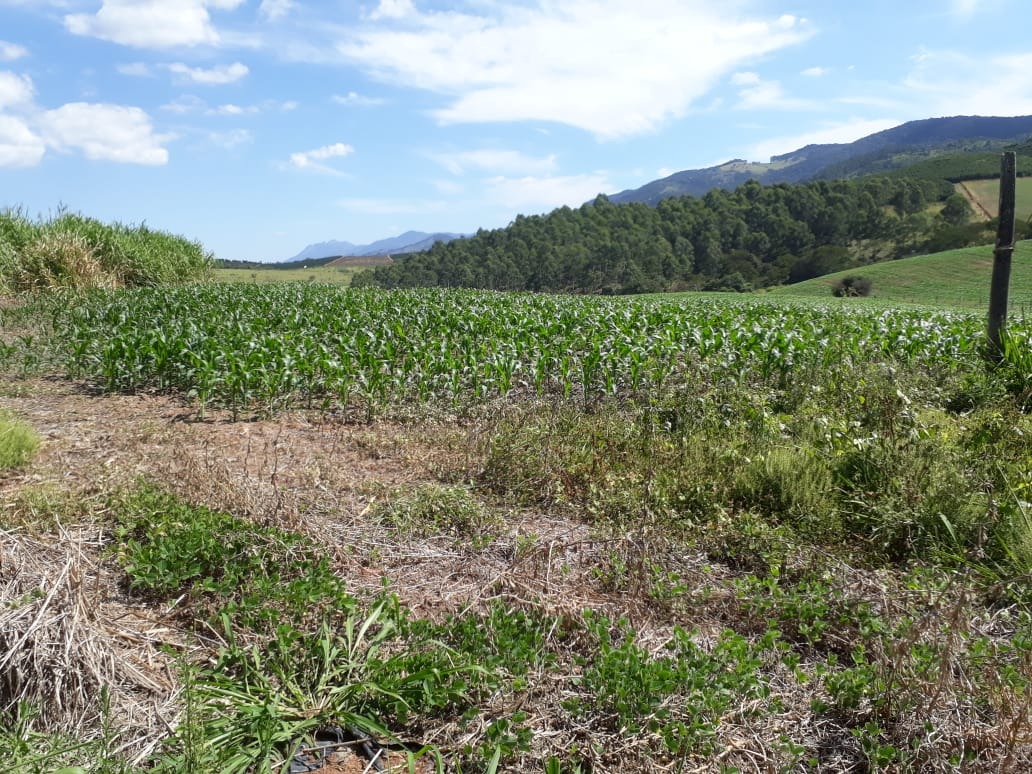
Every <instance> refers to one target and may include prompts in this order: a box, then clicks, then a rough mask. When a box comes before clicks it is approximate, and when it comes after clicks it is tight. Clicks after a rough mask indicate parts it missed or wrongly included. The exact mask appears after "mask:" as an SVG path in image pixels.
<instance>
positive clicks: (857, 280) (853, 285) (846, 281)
mask: <svg viewBox="0 0 1032 774" xmlns="http://www.w3.org/2000/svg"><path fill="white" fill-rule="evenodd" d="M831 294H832V295H833V296H835V298H852V297H860V296H869V295H871V280H869V279H867V277H853V276H849V277H843V278H842V279H840V280H838V281H837V282H836V283H835V284H834V285H832V287H831Z"/></svg>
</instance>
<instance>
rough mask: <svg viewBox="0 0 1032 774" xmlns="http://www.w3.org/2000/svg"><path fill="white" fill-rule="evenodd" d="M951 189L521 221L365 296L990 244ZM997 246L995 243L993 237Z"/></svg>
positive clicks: (738, 193)
mask: <svg viewBox="0 0 1032 774" xmlns="http://www.w3.org/2000/svg"><path fill="white" fill-rule="evenodd" d="M970 218H971V211H970V207H969V206H968V205H967V202H966V200H964V199H963V197H959V196H958V195H956V194H955V193H954V190H953V186H952V185H951V184H950V183H948V182H947V181H945V180H941V179H940V180H932V179H899V178H896V179H893V178H889V177H871V178H862V179H856V180H834V181H828V180H819V181H812V182H807V183H799V184H787V183H780V184H776V185H769V186H765V185H761V184H760V183H758V182H756V181H749V182H747V183H745V184H743V185H741V186H739V187H738V188H737V189H735V190H733V191H727V190H722V189H714V190H712V191H710V192H709V193H707V194H706V195H705V196H702V197H692V196H682V197H677V198H670V199H664V200H663V201H661V202H660V203H659V204H658V205H657V206H655V207H650V206H648V205H646V204H641V203H630V204H620V205H617V204H614V203H612V202H611V201H609V199H608V198H607V197H606V196H604V195H599V196H598V197H597V198H596V199H595V200H594V201H592V202H589V203H587V204H584V205H582V206H581V207H579V208H576V209H574V208H570V207H561V208H559V209H556V210H554V211H552V212H551V213H548V214H546V215H534V216H524V215H520V216H517V218H516V219H515V220H514V221H513V222H512V223H510V224H509V225H508V226H507V227H505V228H498V229H491V230H484V229H481V230H480V231H478V232H477V233H476V234H475V235H473V236H472V237H469V238H466V239H459V240H455V241H453V242H449V243H447V244H445V243H440V242H439V243H437V244H435V245H434V246H433V247H432V248H431V249H430V250H428V251H426V252H422V253H414V254H412V255H408V256H404V257H402V258H400V259H398V260H397V262H396V263H394V264H393V265H390V266H381V267H377V268H375V269H372V270H369V271H366V272H362V273H360V274H358V275H356V276H355V278H354V281H353V284H354V285H357V286H364V285H374V286H380V287H426V286H441V287H466V288H487V289H495V290H529V291H544V292H565V293H603V294H617V293H621V294H622V293H645V292H661V291H676V290H696V289H698V290H736V291H747V290H752V289H756V288H760V287H767V286H772V285H780V284H784V283H787V282H799V281H802V280H805V279H809V278H811V277H816V276H819V275H822V274H826V273H829V272H834V271H839V270H841V269H846V268H852V267H856V266H862V265H864V264H867V263H872V262H875V261H880V260H886V259H891V258H899V257H903V256H906V255H912V254H917V253H918V252H922V251H925V250H926V248H929V247H930V246H931V247H934V248H935V249H947V248H949V247H961V246H965V245H966V244H974V243H977V242H978V241H979V240H983V239H985V238H986V235H987V233H989V232H988V231H987V228H986V224H983V223H975V224H971V223H969V220H970ZM988 238H989V239H990V241H991V236H989V237H988Z"/></svg>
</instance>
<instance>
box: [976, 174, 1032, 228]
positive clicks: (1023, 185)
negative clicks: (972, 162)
mask: <svg viewBox="0 0 1032 774" xmlns="http://www.w3.org/2000/svg"><path fill="white" fill-rule="evenodd" d="M964 186H965V187H966V188H967V189H968V190H969V191H971V193H972V195H974V197H975V198H976V199H978V201H979V203H980V204H981V205H982V206H983V207H985V209H986V210H987V211H988V212H989V214H990V215H992V216H993V217H996V211H997V209H998V208H999V206H1000V181H999V180H966V181H965V182H964ZM1016 194H1017V196H1016V202H1015V205H1016V206H1015V213H1016V215H1017V217H1018V220H1028V219H1029V218H1032V178H1029V177H1022V178H1019V179H1018V181H1017V187H1016Z"/></svg>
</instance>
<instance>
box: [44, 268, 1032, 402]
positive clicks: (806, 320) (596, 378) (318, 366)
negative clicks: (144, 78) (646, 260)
mask: <svg viewBox="0 0 1032 774" xmlns="http://www.w3.org/2000/svg"><path fill="white" fill-rule="evenodd" d="M62 314H64V315H65V316H64V318H63V319H61V320H60V321H59V322H58V326H59V329H60V330H62V337H63V340H64V341H65V346H67V355H66V361H67V368H68V371H69V372H70V373H71V375H73V376H77V377H82V378H86V379H88V380H90V381H92V382H95V383H96V384H97V385H98V386H100V387H102V388H103V389H106V390H113V391H138V390H159V391H167V392H175V393H179V394H182V395H183V396H185V397H187V398H189V399H192V400H194V401H197V402H198V403H200V404H201V405H207V404H214V405H219V406H226V407H229V408H231V409H233V410H234V411H237V410H240V411H245V410H274V409H276V408H280V407H284V406H290V405H294V406H297V405H300V406H314V407H338V408H359V407H361V408H365V409H366V410H370V411H372V410H376V409H381V408H385V407H389V406H392V405H396V404H399V403H403V402H412V403H417V404H418V403H423V402H431V401H450V402H452V403H453V404H464V405H468V404H471V403H476V402H482V401H487V400H492V399H495V398H499V397H503V396H507V395H509V394H511V393H513V392H517V393H519V394H533V393H537V394H542V395H545V394H553V395H562V396H566V397H570V396H573V397H583V398H584V399H585V400H593V399H596V398H602V397H606V396H621V397H625V398H628V399H635V398H641V399H648V398H649V397H650V396H654V395H656V394H659V393H661V392H662V391H664V390H667V389H670V388H676V387H677V385H679V384H684V383H686V382H690V383H693V384H698V383H700V382H702V383H706V382H712V383H717V382H720V381H722V380H726V379H732V380H736V381H738V380H742V379H750V380H755V381H756V382H757V383H762V382H763V381H765V380H766V381H769V382H770V383H772V384H777V383H781V382H783V381H784V380H785V379H789V378H796V377H799V376H801V375H803V374H807V378H817V379H819V380H830V381H834V379H835V378H836V376H835V374H836V371H837V369H838V367H839V366H840V365H841V364H842V363H843V362H845V361H846V360H848V361H851V362H872V363H873V362H884V361H891V362H897V363H906V364H909V365H912V366H914V367H921V366H925V367H929V368H956V367H965V366H971V365H972V364H973V363H974V362H975V361H976V359H977V356H978V355H977V351H978V347H979V344H980V341H981V330H982V327H983V321H982V319H981V317H980V316H978V315H968V314H961V313H947V312H932V311H900V310H891V309H882V310H874V309H869V308H867V309H865V308H849V307H845V306H843V305H842V304H814V303H799V302H795V303H786V302H775V301H761V300H756V299H742V298H741V297H732V296H722V297H709V298H698V299H680V300H677V301H664V300H656V299H655V298H652V299H639V300H632V299H606V298H600V297H570V296H545V295H529V294H501V293H491V292H483V291H444V290H412V291H390V292H386V291H375V290H348V289H339V288H333V287H328V286H321V285H315V284H312V285H308V284H295V285H198V286H191V287H183V288H177V289H143V290H140V291H135V292H132V293H117V294H110V293H99V294H97V295H95V296H93V297H92V299H91V300H89V301H87V302H85V303H83V304H81V305H80V306H79V307H78V308H75V309H69V310H67V311H64V312H63V313H62ZM1026 332H1027V331H1026Z"/></svg>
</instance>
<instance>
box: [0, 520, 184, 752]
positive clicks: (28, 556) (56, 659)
mask: <svg viewBox="0 0 1032 774" xmlns="http://www.w3.org/2000/svg"><path fill="white" fill-rule="evenodd" d="M102 544H103V540H102V535H101V534H100V533H99V531H98V530H97V529H95V528H90V527H81V528H78V529H61V530H60V531H59V532H58V533H57V534H56V535H52V536H48V537H47V539H40V538H36V537H30V536H28V535H24V534H18V533H16V532H8V531H2V530H0V654H2V656H0V674H2V675H3V679H2V680H0V714H8V715H10V714H11V713H14V712H16V711H17V708H18V705H19V704H24V705H26V706H31V707H33V708H34V709H35V710H37V711H38V712H39V716H38V724H39V730H43V731H46V732H52V733H53V732H56V733H61V734H67V735H70V736H75V737H76V738H78V739H80V740H81V741H90V740H91V739H94V738H96V737H97V736H98V735H99V734H100V733H102V728H104V727H105V726H107V727H109V728H113V729H116V735H115V738H114V739H111V740H109V741H110V742H111V744H112V745H113V749H115V750H118V751H120V752H121V753H122V754H124V755H125V756H126V758H127V759H129V760H131V761H140V760H143V759H145V758H146V757H147V756H148V755H149V754H150V752H151V751H152V750H153V749H154V747H155V746H156V745H157V744H158V743H159V742H160V740H161V739H162V738H164V737H165V736H166V735H167V733H168V730H169V728H170V727H171V725H172V724H173V723H174V722H175V720H176V714H177V708H176V698H177V688H176V686H175V680H174V678H173V675H172V673H173V671H174V663H173V657H171V656H170V655H169V654H168V653H167V652H165V651H163V650H162V648H163V646H168V645H172V646H174V647H176V648H179V649H184V648H185V641H184V639H183V637H182V636H181V635H180V634H179V633H178V632H176V631H175V630H174V629H172V628H170V627H169V626H168V625H166V624H165V623H163V622H162V621H161V620H160V614H159V613H156V612H155V611H150V610H147V609H144V608H140V607H138V606H135V605H130V604H127V603H126V602H124V601H121V600H120V599H119V597H120V595H118V594H117V588H118V587H117V581H116V578H115V577H113V576H112V575H111V574H110V573H109V572H107V571H106V570H105V569H104V567H103V563H102V562H101V561H100V559H99V554H100V549H101V546H102ZM105 712H106V713H108V714H109V717H104V716H103V715H104V713H105Z"/></svg>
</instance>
